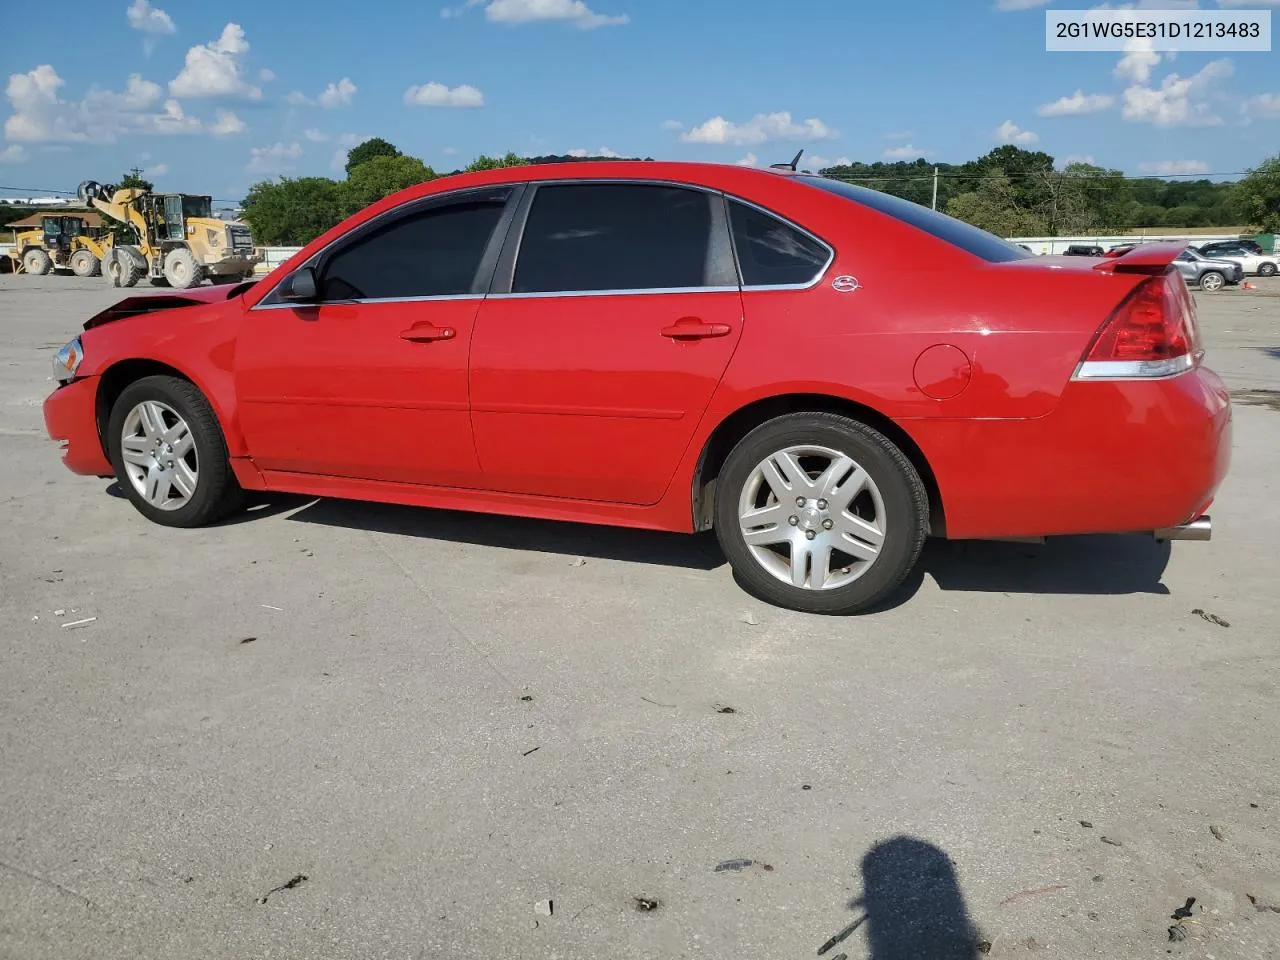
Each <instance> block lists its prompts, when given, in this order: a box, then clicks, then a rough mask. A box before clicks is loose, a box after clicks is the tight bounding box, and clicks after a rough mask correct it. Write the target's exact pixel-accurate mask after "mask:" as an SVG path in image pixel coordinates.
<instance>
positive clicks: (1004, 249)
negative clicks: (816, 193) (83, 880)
mask: <svg viewBox="0 0 1280 960" xmlns="http://www.w3.org/2000/svg"><path fill="white" fill-rule="evenodd" d="M796 179H797V180H799V181H800V182H801V183H807V184H809V185H810V186H814V187H817V188H818V189H819V190H826V191H827V192H828V193H834V194H836V195H837V196H840V197H844V198H845V199H846V200H852V201H854V202H855V203H860V204H862V205H863V206H864V207H870V208H871V209H872V210H877V211H879V212H880V213H885V214H888V215H889V216H891V217H894V218H895V219H897V220H901V221H902V222H903V223H908V224H910V225H911V226H913V227H915V228H916V229H917V230H923V231H924V232H925V233H927V234H929V235H930V236H934V237H937V238H938V239H939V240H943V241H945V242H947V243H949V244H951V245H952V246H953V247H959V248H960V249H961V250H963V251H965V252H966V253H971V254H973V255H974V256H975V257H981V258H982V259H983V260H986V261H988V262H991V263H1001V262H1003V261H1006V260H1025V259H1026V258H1027V257H1030V256H1034V254H1030V253H1027V251H1025V250H1023V249H1022V248H1021V247H1019V246H1018V245H1017V244H1014V243H1010V242H1009V241H1007V240H1001V239H1000V238H999V237H997V236H996V235H995V234H994V233H987V231H985V230H979V229H978V228H977V227H975V226H972V225H971V224H968V223H965V222H964V221H963V220H957V219H956V218H955V217H948V216H947V215H946V214H944V213H938V212H937V211H936V210H930V209H929V208H928V207H922V206H920V204H918V203H912V202H911V201H910V200H903V199H902V198H901V197H894V196H891V195H889V194H887V193H880V192H879V191H878V190H868V189H867V188H866V187H855V186H854V185H853V184H851V183H843V182H841V181H839V180H828V179H826V178H825V177H814V176H802V177H797V178H796Z"/></svg>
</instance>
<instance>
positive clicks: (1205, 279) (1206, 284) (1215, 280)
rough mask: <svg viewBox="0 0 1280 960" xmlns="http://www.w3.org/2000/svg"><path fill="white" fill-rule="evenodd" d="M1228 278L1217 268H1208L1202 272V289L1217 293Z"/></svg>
mask: <svg viewBox="0 0 1280 960" xmlns="http://www.w3.org/2000/svg"><path fill="white" fill-rule="evenodd" d="M1226 282H1227V278H1226V277H1224V276H1223V275H1222V274H1220V273H1218V271H1217V270H1207V271H1205V272H1204V273H1202V274H1200V289H1201V290H1205V291H1208V292H1209V293H1217V292H1218V291H1219V290H1221V289H1222V288H1223V286H1224V285H1225V284H1226Z"/></svg>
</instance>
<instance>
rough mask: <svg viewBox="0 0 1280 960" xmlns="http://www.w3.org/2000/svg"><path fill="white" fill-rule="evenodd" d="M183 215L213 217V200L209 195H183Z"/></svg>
mask: <svg viewBox="0 0 1280 960" xmlns="http://www.w3.org/2000/svg"><path fill="white" fill-rule="evenodd" d="M182 215H183V216H184V217H212V216H213V201H212V200H210V199H209V198H208V197H183V198H182Z"/></svg>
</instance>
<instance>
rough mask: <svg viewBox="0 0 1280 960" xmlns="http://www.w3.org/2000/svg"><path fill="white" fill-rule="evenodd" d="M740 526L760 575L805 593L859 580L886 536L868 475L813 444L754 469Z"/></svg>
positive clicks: (849, 460) (882, 514)
mask: <svg viewBox="0 0 1280 960" xmlns="http://www.w3.org/2000/svg"><path fill="white" fill-rule="evenodd" d="M738 524H739V528H740V530H741V533H742V537H743V540H744V541H745V542H746V544H747V547H748V549H749V550H750V551H751V555H752V557H753V558H754V559H755V561H756V562H757V563H758V564H759V565H760V566H761V567H762V568H763V569H764V570H766V571H767V572H768V573H769V574H770V575H771V576H773V577H775V578H776V579H778V580H781V581H782V582H784V583H788V584H790V585H791V586H794V587H800V588H803V589H806V590H834V589H837V588H839V587H843V586H847V585H848V584H850V583H852V582H853V581H855V580H857V579H858V578H859V577H861V576H863V575H864V574H865V573H866V572H867V571H868V570H870V569H871V567H872V565H873V564H874V563H875V562H876V560H877V559H878V558H879V556H880V549H881V547H882V546H883V544H884V541H885V536H886V534H887V528H886V524H885V507H884V499H883V498H882V496H881V494H880V488H879V487H877V486H876V483H875V481H874V480H873V479H872V478H871V475H870V474H869V473H867V471H866V470H865V469H863V468H862V467H861V466H859V464H858V463H856V462H855V461H854V460H853V459H852V458H850V457H848V456H846V455H845V454H843V453H841V452H840V451H838V450H833V449H831V448H829V447H822V446H811V445H804V446H792V447H787V448H786V449H783V450H779V451H777V452H776V453H774V454H772V455H770V456H769V457H766V458H765V459H764V460H762V461H761V462H760V463H759V464H757V465H756V467H755V468H754V469H753V470H752V471H751V474H750V475H749V476H748V478H747V482H746V483H745V484H744V485H743V488H742V494H741V496H740V497H739V501H738Z"/></svg>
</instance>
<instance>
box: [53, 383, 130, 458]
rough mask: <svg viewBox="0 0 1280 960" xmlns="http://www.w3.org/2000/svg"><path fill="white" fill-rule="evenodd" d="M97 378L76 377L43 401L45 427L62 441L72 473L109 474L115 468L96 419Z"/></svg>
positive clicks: (63, 454) (63, 455)
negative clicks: (104, 447) (76, 378)
mask: <svg viewBox="0 0 1280 960" xmlns="http://www.w3.org/2000/svg"><path fill="white" fill-rule="evenodd" d="M97 397H98V378H97V377H85V378H84V379H83V380H73V381H72V382H71V383H68V384H66V385H65V386H61V387H59V388H58V389H57V390H55V391H53V393H51V394H49V396H48V397H47V398H45V401H44V426H45V430H46V431H48V433H49V437H50V439H52V440H57V441H59V442H60V443H62V445H63V447H62V462H63V463H64V464H66V465H67V469H68V470H70V471H71V472H72V473H80V474H85V475H86V476H91V477H109V476H111V475H112V474H113V473H114V471H113V470H112V469H111V463H110V461H109V460H107V458H106V456H105V454H103V452H102V438H101V437H99V436H98V418H97V408H96V404H97Z"/></svg>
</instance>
